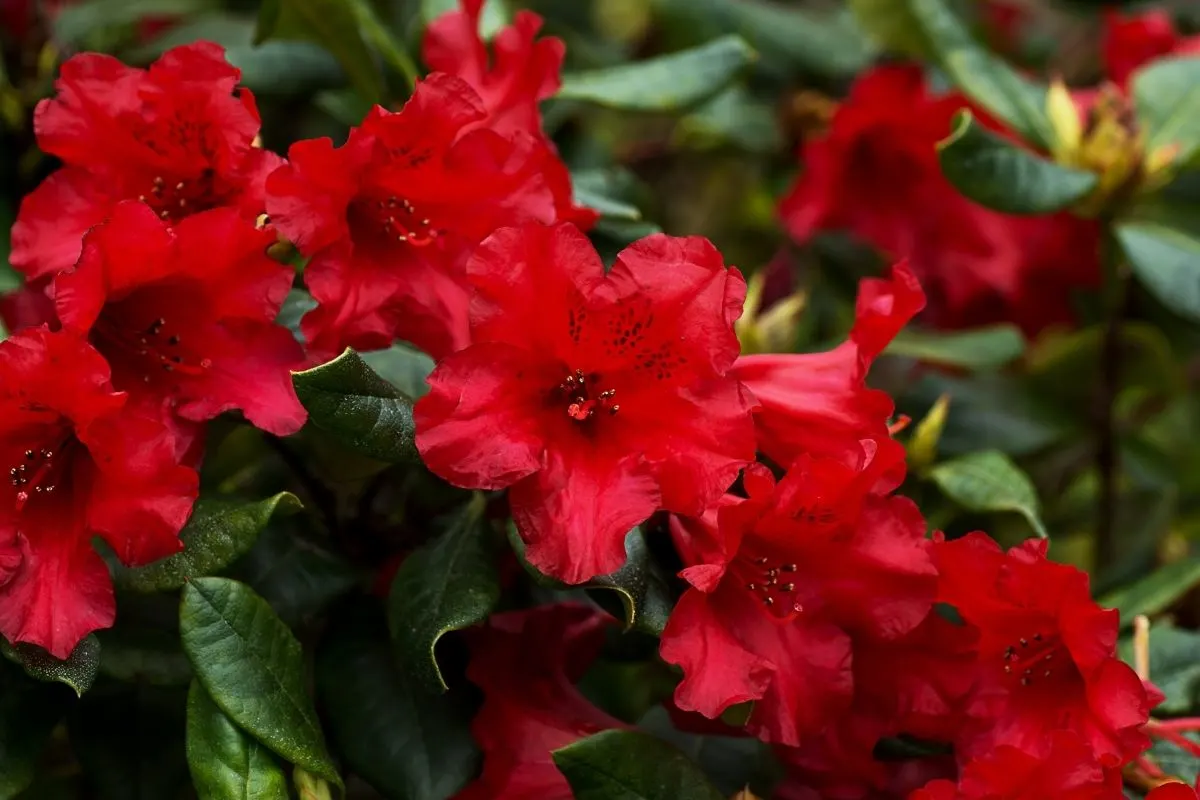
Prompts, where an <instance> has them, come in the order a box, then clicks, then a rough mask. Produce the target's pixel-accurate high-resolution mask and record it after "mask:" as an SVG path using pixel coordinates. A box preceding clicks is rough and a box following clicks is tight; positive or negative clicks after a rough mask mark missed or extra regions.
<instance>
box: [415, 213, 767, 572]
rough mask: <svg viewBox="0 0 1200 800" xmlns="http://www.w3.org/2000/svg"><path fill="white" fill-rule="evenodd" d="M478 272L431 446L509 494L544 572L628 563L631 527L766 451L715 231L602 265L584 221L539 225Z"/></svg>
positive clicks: (516, 233)
mask: <svg viewBox="0 0 1200 800" xmlns="http://www.w3.org/2000/svg"><path fill="white" fill-rule="evenodd" d="M467 269H468V273H469V275H470V279H471V283H472V285H473V287H474V295H473V298H472V305H471V337H472V341H473V342H474V344H472V345H471V346H470V347H469V348H467V349H466V350H463V351H460V352H458V353H455V354H454V355H452V356H450V357H448V358H446V359H444V360H443V361H442V362H441V363H440V364H439V365H438V366H437V368H436V369H435V370H434V371H433V373H432V374H431V375H430V376H429V386H430V391H429V394H427V395H426V396H425V397H423V398H421V400H420V401H418V403H417V406H416V409H415V412H414V416H415V419H416V426H417V448H418V449H419V450H420V452H421V456H422V457H423V458H424V459H425V463H426V464H427V465H428V466H429V468H430V469H432V470H433V471H434V472H436V473H437V474H438V475H440V476H441V477H442V478H444V479H445V480H447V481H449V482H450V483H452V484H454V485H456V486H463V487H474V488H481V489H482V488H486V489H500V488H504V487H512V488H511V491H510V493H509V501H510V503H511V505H512V514H513V519H514V520H515V522H516V525H517V529H518V531H519V532H520V534H521V537H522V538H523V539H524V540H525V542H526V544H527V549H526V551H525V555H526V557H527V558H528V559H529V561H530V562H531V563H532V564H534V565H535V566H536V567H537V568H538V569H540V570H542V571H543V572H545V573H548V574H550V575H553V576H554V577H556V578H558V579H560V580H564V581H567V582H568V583H580V582H582V581H585V580H587V579H589V578H591V577H593V576H595V575H600V574H604V573H608V572H611V571H613V570H615V569H617V568H618V567H619V566H620V565H621V564H622V563H624V561H625V548H624V540H625V534H626V533H627V532H628V531H629V529H630V528H631V527H632V526H634V525H636V524H638V523H640V522H642V521H644V520H645V519H646V518H647V517H649V516H650V515H651V514H652V513H654V512H655V511H657V510H658V509H664V508H665V509H668V510H671V511H677V512H680V513H689V514H699V513H701V512H702V511H703V510H704V508H706V507H707V506H708V505H709V504H711V503H712V502H713V501H715V500H716V499H717V498H718V497H720V496H721V493H722V492H724V491H725V490H726V489H727V488H728V487H729V485H730V484H731V483H732V482H733V480H734V479H735V478H736V477H737V473H738V470H740V469H741V468H742V466H743V465H745V464H746V463H747V462H749V461H750V460H751V459H753V457H754V427H753V421H752V419H751V416H750V411H751V403H752V401H751V400H750V399H749V398H748V396H747V395H746V393H745V391H744V389H743V387H742V386H741V384H739V383H738V382H737V380H735V379H734V378H732V377H730V376H729V375H728V371H729V368H730V366H731V365H732V364H733V360H734V358H735V357H736V356H737V352H738V342H737V337H736V336H735V335H734V332H733V323H734V321H735V320H736V319H737V317H738V315H739V314H740V313H741V309H742V301H743V299H744V298H745V292H746V283H745V281H744V280H742V276H741V273H739V272H738V271H737V270H736V269H733V268H727V267H726V266H725V264H724V262H723V261H722V259H721V254H720V253H718V252H717V250H716V249H715V248H714V247H713V246H712V245H711V244H710V243H709V242H708V241H707V240H705V239H701V238H699V237H689V238H674V237H670V236H663V235H657V236H651V237H648V238H646V239H643V240H641V241H640V242H637V243H635V244H633V245H631V246H629V247H628V248H626V249H625V250H624V251H622V252H621V254H620V255H619V256H618V257H617V261H616V264H614V266H613V268H612V270H611V271H609V272H608V273H607V274H605V269H604V264H603V262H602V261H601V260H600V256H599V255H598V254H597V253H596V250H595V248H593V247H592V245H591V243H590V242H589V241H588V239H587V237H586V236H584V235H583V234H582V233H581V232H580V231H579V230H578V229H577V228H575V227H574V226H571V225H566V224H564V225H557V226H553V227H545V226H541V225H527V226H524V227H521V228H506V229H503V230H500V231H497V232H496V233H495V234H494V235H492V236H491V237H490V238H488V240H487V241H485V242H484V243H483V245H482V246H481V247H480V248H479V249H478V250H477V251H476V253H475V255H474V257H473V258H472V259H471V261H470V263H469V265H468V268H467Z"/></svg>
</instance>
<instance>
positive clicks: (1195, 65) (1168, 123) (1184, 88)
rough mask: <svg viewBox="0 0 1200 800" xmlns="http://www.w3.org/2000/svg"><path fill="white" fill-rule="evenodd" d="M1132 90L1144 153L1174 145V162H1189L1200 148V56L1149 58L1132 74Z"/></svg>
mask: <svg viewBox="0 0 1200 800" xmlns="http://www.w3.org/2000/svg"><path fill="white" fill-rule="evenodd" d="M1132 93H1133V102H1134V105H1135V106H1136V107H1137V116H1138V123H1139V124H1140V125H1141V126H1142V128H1143V129H1144V130H1145V131H1146V134H1147V139H1146V152H1147V153H1153V152H1154V151H1155V150H1157V149H1159V148H1160V147H1167V146H1174V147H1177V148H1179V151H1178V152H1177V153H1176V155H1175V159H1174V161H1175V163H1176V164H1185V163H1187V162H1188V161H1190V160H1191V159H1192V156H1194V155H1196V153H1197V152H1198V151H1200V58H1197V57H1196V56H1194V55H1193V56H1181V57H1176V58H1163V59H1159V60H1157V61H1152V62H1151V63H1150V64H1149V66H1147V67H1145V68H1143V69H1140V70H1138V71H1137V72H1135V73H1134V75H1133V86H1132Z"/></svg>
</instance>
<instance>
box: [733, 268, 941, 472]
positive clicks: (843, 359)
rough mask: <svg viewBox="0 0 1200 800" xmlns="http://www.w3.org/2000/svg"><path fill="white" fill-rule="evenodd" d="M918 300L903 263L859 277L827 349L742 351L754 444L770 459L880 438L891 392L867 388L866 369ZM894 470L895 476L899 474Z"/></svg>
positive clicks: (737, 369) (741, 373) (740, 369)
mask: <svg viewBox="0 0 1200 800" xmlns="http://www.w3.org/2000/svg"><path fill="white" fill-rule="evenodd" d="M924 305H925V295H924V293H922V291H921V287H920V285H919V284H918V283H917V280H916V278H915V277H914V276H913V274H912V272H911V271H910V270H909V269H908V266H907V265H906V264H903V263H901V264H898V265H896V266H895V267H894V268H893V269H892V276H891V278H890V280H882V279H875V278H868V279H867V280H864V281H862V283H860V284H859V290H858V302H857V306H856V310H855V321H854V328H853V330H851V331H850V338H849V340H848V341H846V342H844V343H843V344H841V345H839V346H838V347H836V348H835V349H833V350H830V351H829V352H827V353H811V354H803V355H797V354H794V353H793V354H784V355H756V356H742V357H741V358H739V359H738V360H737V362H736V363H735V364H734V367H733V372H734V375H736V376H737V378H738V380H740V381H741V382H742V383H744V384H745V385H746V387H747V388H749V389H750V391H752V392H753V393H754V396H755V398H756V399H757V400H758V402H759V408H758V411H757V412H756V414H755V418H754V421H755V426H756V429H757V431H758V447H759V449H760V450H761V451H762V452H764V453H766V454H767V456H768V457H769V458H771V459H772V460H774V461H775V462H776V463H778V464H784V465H786V464H791V463H792V462H793V461H794V460H795V459H796V458H797V457H799V456H800V455H801V454H802V453H810V454H816V455H837V454H838V453H840V452H841V451H842V450H844V448H845V443H846V442H847V441H855V440H857V439H860V438H876V439H886V438H888V432H887V426H888V419H889V418H890V417H891V415H892V411H893V410H894V404H893V403H892V398H891V397H889V396H888V395H887V394H885V393H884V392H880V391H876V390H874V389H868V388H867V386H866V377H867V371H868V370H869V369H870V367H871V363H872V362H873V361H874V360H875V358H876V356H878V355H879V354H880V353H881V352H882V351H883V349H884V348H885V347H886V346H887V345H888V343H889V342H890V341H891V340H892V339H893V338H894V337H895V336H896V333H897V332H898V331H899V330H900V329H901V328H902V327H904V325H905V324H906V323H907V322H908V321H909V320H910V319H912V317H913V316H914V315H915V314H916V313H917V312H918V311H920V310H921V309H922V308H923V307H924ZM898 466H899V468H900V470H901V473H900V475H899V477H898V478H897V480H896V483H897V484H898V483H899V480H900V479H902V478H903V472H902V470H903V462H901V463H900V464H899V465H898Z"/></svg>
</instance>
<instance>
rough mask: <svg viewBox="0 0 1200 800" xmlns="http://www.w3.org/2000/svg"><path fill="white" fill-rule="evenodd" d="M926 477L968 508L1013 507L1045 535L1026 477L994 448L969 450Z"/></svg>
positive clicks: (1029, 483) (1008, 508)
mask: <svg viewBox="0 0 1200 800" xmlns="http://www.w3.org/2000/svg"><path fill="white" fill-rule="evenodd" d="M929 477H930V478H932V479H933V481H934V482H935V483H936V484H937V485H938V486H939V487H941V489H942V491H943V492H945V493H946V496H948V497H949V498H950V499H952V500H954V501H955V502H956V503H958V504H959V505H961V506H962V507H963V508H965V509H967V510H968V511H1016V512H1018V513H1020V514H1022V515H1024V517H1025V519H1027V520H1029V525H1030V527H1032V528H1033V530H1034V533H1036V534H1037V535H1038V536H1041V537H1042V538H1045V537H1046V536H1047V533H1046V527H1045V526H1044V525H1043V524H1042V520H1041V503H1040V502H1039V501H1038V496H1037V490H1036V489H1034V488H1033V484H1032V483H1031V482H1030V480H1029V477H1028V476H1027V475H1026V474H1025V473H1024V472H1022V471H1021V469H1020V468H1019V467H1018V466H1017V465H1016V464H1014V463H1013V462H1012V461H1011V460H1010V459H1009V458H1008V456H1006V455H1004V454H1003V453H1000V452H998V451H995V450H984V451H982V452H978V453H970V454H968V455H965V456H961V457H959V458H956V459H955V460H953V461H946V462H944V463H942V464H938V465H937V466H935V467H933V469H931V470H930V471H929Z"/></svg>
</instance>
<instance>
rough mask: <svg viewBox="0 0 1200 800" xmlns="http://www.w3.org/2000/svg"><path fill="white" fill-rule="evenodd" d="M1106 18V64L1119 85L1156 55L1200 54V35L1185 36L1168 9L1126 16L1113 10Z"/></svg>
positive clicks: (1112, 77)
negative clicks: (1178, 28)
mask: <svg viewBox="0 0 1200 800" xmlns="http://www.w3.org/2000/svg"><path fill="white" fill-rule="evenodd" d="M1104 22H1105V24H1104V66H1105V69H1106V71H1107V72H1108V77H1109V79H1110V80H1112V81H1113V82H1114V83H1116V84H1117V85H1118V86H1121V87H1124V86H1125V85H1126V84H1127V83H1128V82H1129V79H1130V77H1132V75H1133V73H1134V72H1136V71H1137V69H1138V68H1139V67H1142V66H1144V65H1145V64H1148V63H1150V62H1151V61H1154V60H1156V59H1159V58H1163V57H1164V56H1172V55H1200V36H1187V37H1185V36H1181V35H1180V34H1179V32H1178V31H1176V30H1175V25H1174V23H1172V22H1171V16H1170V15H1169V14H1167V13H1166V12H1164V11H1147V12H1145V13H1143V14H1134V15H1130V16H1124V15H1122V14H1121V13H1120V12H1119V11H1115V10H1109V11H1108V12H1106V14H1105V18H1104Z"/></svg>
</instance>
